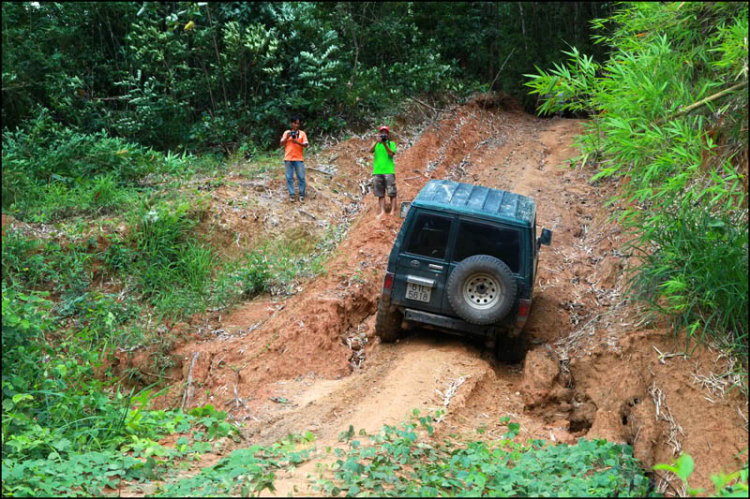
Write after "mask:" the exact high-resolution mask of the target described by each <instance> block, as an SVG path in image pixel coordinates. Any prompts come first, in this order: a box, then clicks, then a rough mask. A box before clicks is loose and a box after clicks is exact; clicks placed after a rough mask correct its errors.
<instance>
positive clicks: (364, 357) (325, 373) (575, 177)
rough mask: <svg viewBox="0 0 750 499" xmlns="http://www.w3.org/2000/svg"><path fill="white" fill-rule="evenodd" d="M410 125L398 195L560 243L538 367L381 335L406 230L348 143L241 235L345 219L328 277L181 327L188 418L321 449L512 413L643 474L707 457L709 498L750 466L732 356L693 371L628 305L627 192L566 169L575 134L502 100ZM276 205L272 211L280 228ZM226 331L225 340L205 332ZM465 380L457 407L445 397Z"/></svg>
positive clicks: (530, 360) (281, 485)
mask: <svg viewBox="0 0 750 499" xmlns="http://www.w3.org/2000/svg"><path fill="white" fill-rule="evenodd" d="M407 121H408V120H407ZM407 121H404V122H402V123H400V125H401V126H400V127H398V126H397V127H396V129H397V130H398V131H399V132H400V133H399V135H400V140H399V153H398V155H397V160H396V168H397V180H398V189H399V198H400V200H410V199H412V198H413V197H414V196H415V195H416V193H417V192H418V191H419V189H420V188H421V187H422V186H423V185H424V184H425V183H426V182H427V181H428V180H429V179H431V178H450V179H453V180H457V181H463V182H471V183H476V184H481V185H486V186H489V187H497V188H501V189H507V190H511V191H514V192H517V193H520V194H524V195H526V196H529V197H531V198H533V199H535V200H536V202H537V204H538V223H539V225H540V227H546V228H549V229H551V230H552V231H553V240H552V246H550V247H543V248H542V252H541V256H540V262H539V269H540V273H539V279H538V281H537V289H536V291H535V299H534V304H533V308H532V312H531V317H530V319H529V323H528V325H527V329H526V332H525V334H526V335H527V336H528V339H529V345H530V350H529V352H528V354H527V357H526V361H525V362H524V363H523V364H518V365H504V364H499V363H497V362H496V361H495V360H494V359H493V357H492V354H491V352H490V351H486V350H485V349H484V348H483V347H482V346H479V345H474V344H472V343H470V342H468V341H466V340H462V339H460V338H456V337H450V336H442V335H439V334H437V333H431V332H427V331H421V330H417V331H415V332H414V333H411V334H410V335H409V336H407V338H405V339H404V340H402V341H400V342H398V343H396V344H393V345H384V344H380V342H379V341H378V340H377V339H376V337H375V336H374V312H375V310H376V306H377V297H378V293H379V291H380V286H381V284H382V279H383V271H384V268H385V263H386V261H387V257H388V252H389V251H390V247H391V244H392V242H393V240H394V238H395V235H396V233H397V232H398V230H399V228H400V224H401V219H399V218H393V217H386V218H385V219H383V220H378V219H376V217H375V209H376V200H375V198H373V197H372V196H371V195H367V196H365V197H364V199H362V204H359V203H358V201H359V200H360V199H361V192H360V190H359V189H360V188H359V186H360V184H361V183H362V182H363V181H366V180H367V179H368V177H369V175H368V174H369V161H370V157H369V155H368V154H367V148H368V147H369V144H370V142H369V138H368V139H360V138H352V139H350V140H348V141H346V142H342V143H339V144H336V145H334V146H332V147H331V148H328V149H326V150H324V151H323V152H321V153H319V154H318V156H317V157H315V158H311V159H308V161H307V165H308V168H314V167H315V166H316V165H322V164H323V163H325V164H329V163H330V164H334V165H335V166H336V169H335V173H334V174H333V175H329V174H322V173H318V172H314V171H313V172H310V171H309V172H308V182H309V183H310V185H311V186H313V189H314V193H315V194H316V196H315V197H314V198H313V199H311V200H310V201H309V202H308V203H307V204H306V205H305V207H304V209H303V211H304V212H306V213H302V212H298V211H294V210H295V209H296V208H297V207H294V208H292V207H289V206H288V205H287V206H276V207H274V206H270V207H269V203H270V204H272V201H269V200H268V199H266V200H264V199H260V198H262V196H258V197H259V199H260V201H259V202H258V204H257V206H258V213H260V212H261V208H262V209H264V210H266V211H263V212H262V213H264V215H263V216H258V214H257V213H256V214H255V216H254V217H251V219H250V220H251V221H252V220H255V221H254V222H252V223H251V222H241V223H242V224H245V225H243V228H244V229H243V230H245V231H247V233H248V236H247V239H248V240H251V239H252V231H258V230H269V231H271V232H273V231H274V230H278V231H281V227H285V226H286V227H290V226H295V227H296V225H295V224H298V225H299V226H300V227H303V228H304V227H306V226H309V227H310V229H309V230H311V231H312V230H314V229H315V227H316V224H317V226H323V225H325V224H324V223H322V221H324V220H325V221H327V220H331V219H332V218H336V217H349V218H350V219H351V220H352V225H351V227H350V228H349V231H348V233H347V235H346V238H345V239H344V241H343V242H342V243H341V245H340V246H339V248H338V249H337V251H336V253H335V256H334V258H333V259H332V261H331V262H330V263H329V264H328V267H327V272H326V273H324V274H323V275H322V276H320V277H319V278H317V279H316V280H314V281H312V282H309V283H306V284H304V285H303V289H302V290H301V292H299V293H298V294H297V295H295V296H293V297H290V298H288V299H287V300H283V301H282V300H271V299H270V298H268V297H265V298H262V299H257V300H254V301H253V302H249V303H247V304H245V305H243V306H240V307H237V308H236V309H235V310H234V311H233V312H232V313H231V314H229V315H225V316H219V315H218V314H214V316H212V317H210V318H209V319H208V320H204V319H200V320H199V319H197V318H196V319H195V320H194V321H192V323H191V324H181V325H178V326H177V330H179V331H181V332H183V333H187V334H188V338H190V339H189V340H187V341H185V342H184V343H183V344H181V345H179V346H178V348H177V349H176V350H175V351H174V352H172V353H173V356H174V357H173V358H174V359H176V360H177V362H178V367H177V368H175V370H174V372H172V373H170V376H172V377H173V378H175V379H176V382H175V383H174V385H173V386H172V389H171V391H170V392H169V394H168V395H167V396H166V397H164V398H163V399H162V401H161V403H162V404H163V405H164V406H169V407H175V406H180V404H181V401H182V398H183V395H184V393H183V392H184V386H185V383H184V382H185V380H187V378H188V372H189V371H191V368H190V366H191V364H192V365H193V367H192V379H193V383H192V384H193V387H192V389H191V393H190V398H189V404H188V405H189V406H196V405H201V404H206V403H211V404H213V405H214V406H217V407H220V408H222V409H229V410H231V414H232V416H233V417H234V418H236V419H237V420H240V421H242V422H243V423H244V424H245V429H244V435H245V437H246V438H247V440H246V441H247V442H258V443H270V442H272V441H275V440H278V439H280V438H283V437H284V436H285V435H287V434H288V433H301V432H304V431H306V430H309V431H312V432H313V433H314V434H315V435H316V445H317V447H318V448H319V449H320V448H324V447H325V446H326V445H329V444H334V443H336V441H337V437H338V435H339V434H340V433H341V432H342V431H345V430H346V429H347V428H348V427H349V425H353V426H354V429H355V430H358V429H360V428H364V429H366V430H367V431H368V432H376V431H377V430H378V429H379V428H380V427H381V426H382V425H383V424H395V423H398V422H401V421H403V420H404V419H405V418H407V417H408V415H409V414H410V413H411V411H412V409H414V408H418V409H420V410H422V412H423V413H425V412H430V411H433V410H435V409H441V408H445V407H446V402H448V404H447V417H446V418H445V420H444V421H443V422H442V423H440V426H439V430H440V431H446V432H453V433H466V434H467V435H471V436H472V438H475V437H476V436H477V434H476V432H475V429H476V428H477V427H479V426H483V427H485V428H486V429H487V431H486V433H485V437H487V436H488V437H493V436H496V435H499V434H500V433H502V432H503V431H504V430H503V429H502V428H501V427H500V426H499V424H498V423H499V418H500V417H502V416H506V415H508V416H511V418H512V420H513V421H516V422H519V423H520V424H521V434H520V435H519V437H518V438H521V439H526V438H530V437H533V438H542V439H546V440H555V441H563V442H569V443H573V442H575V439H576V438H577V437H580V436H586V437H587V438H593V437H602V438H607V439H608V440H611V441H621V442H628V443H631V444H633V446H634V448H635V453H636V456H637V457H639V458H641V459H642V460H643V461H644V463H645V465H646V466H647V467H650V466H651V465H653V464H654V463H655V462H668V461H669V459H670V458H671V457H672V456H673V455H675V454H674V453H675V452H677V451H679V450H684V451H687V452H689V453H690V454H691V455H692V456H693V457H694V458H695V461H696V472H695V475H694V479H693V481H691V486H693V487H696V486H698V487H706V488H707V489H708V490H713V489H712V488H711V486H710V481H709V480H708V475H709V473H713V472H716V471H718V470H720V469H724V470H726V471H729V470H733V469H736V468H738V467H739V466H740V465H741V464H740V463H741V462H742V461H736V460H734V458H733V456H735V454H737V453H738V452H740V451H741V450H742V449H747V443H748V441H747V423H746V421H747V420H746V417H747V407H746V405H745V402H744V401H743V399H742V397H741V396H740V395H739V394H738V393H737V392H738V390H734V391H732V392H731V393H720V392H719V391H718V390H717V388H720V387H722V386H726V385H727V377H721V375H722V374H724V373H725V372H726V370H727V367H728V366H727V363H728V360H727V359H726V358H723V357H721V356H720V354H719V352H718V351H711V350H709V349H705V348H704V349H699V350H697V351H696V352H695V353H694V354H693V355H692V356H691V357H690V359H686V358H684V357H683V356H680V355H670V354H671V353H679V352H682V351H683V347H684V343H683V342H680V341H678V342H676V343H675V342H674V341H673V340H671V339H668V338H667V336H666V333H667V332H668V331H667V328H666V327H665V325H664V324H658V323H657V324H652V323H644V322H643V321H642V320H641V316H640V315H639V314H638V311H637V310H636V309H634V306H633V304H631V303H629V302H627V301H626V300H625V299H624V296H623V294H622V285H623V282H622V272H623V268H624V266H625V263H626V261H625V257H624V256H623V255H622V254H620V253H619V252H618V248H620V246H621V244H622V243H623V242H624V241H623V240H622V235H621V233H620V230H619V229H618V227H617V226H616V225H613V224H611V223H608V222H607V221H606V217H607V215H608V214H609V211H608V208H605V207H604V201H605V200H606V199H608V198H609V197H610V196H611V195H612V194H613V193H614V192H615V189H616V185H614V184H613V183H611V182H610V183H604V184H600V185H596V186H592V185H590V184H589V183H588V182H587V180H588V178H590V176H591V175H592V172H591V171H587V170H584V171H582V170H580V169H571V168H570V166H569V164H568V163H567V162H566V160H567V159H568V158H570V157H572V156H575V155H576V154H577V152H576V150H574V149H573V148H572V145H571V144H572V142H573V138H574V136H575V135H576V134H577V133H579V131H580V122H579V121H577V120H567V119H559V118H555V119H551V120H543V119H539V118H536V117H533V116H530V115H527V114H525V113H523V112H522V111H521V110H520V109H518V108H516V107H514V105H513V104H512V103H510V102H508V101H502V100H501V101H497V102H490V101H482V100H478V101H475V102H473V103H471V104H468V105H465V106H463V107H457V108H455V109H453V110H450V111H448V112H445V113H443V114H442V115H441V116H440V117H439V118H438V119H436V120H434V121H433V122H432V123H429V122H428V123H427V124H423V125H422V126H421V127H415V128H413V129H410V128H409V127H410V126H414V124H413V123H408V122H407ZM331 158H333V159H331ZM241 181H242V179H241V176H237V177H235V178H232V177H230V178H228V179H227V182H228V183H227V185H226V186H225V187H223V188H222V190H220V191H217V196H219V197H221V196H223V199H226V198H231V197H232V196H235V195H240V194H243V195H247V194H246V192H247V191H246V189H243V188H241V187H239V186H240V185H241ZM263 189H266V190H268V191H269V192H270V191H273V192H276V191H279V192H281V193H282V194H283V189H284V186H283V180H282V178H281V176H277V177H276V178H274V179H273V180H272V181H270V182H269V183H268V184H267V185H263V186H262V187H261V188H260V189H257V190H258V192H262V191H263ZM334 189H335V191H334ZM347 193H348V194H347ZM250 195H251V196H252V195H253V194H252V193H251V194H250ZM283 198H284V197H283V196H281V197H280V199H283ZM268 210H275V211H274V213H275V214H276V215H275V216H276V218H277V220H276V222H277V223H276V224H273V223H272V222H273V221H274V219H273V217H271V218H270V219H269V215H268V213H269V211H268ZM243 220H245V219H243ZM269 220H270V221H271V223H269ZM223 222H225V223H228V224H229V223H231V220H228V221H227V220H224V221H223ZM238 223H240V222H238ZM326 223H327V222H326ZM253 224H254V225H253ZM305 224H307V225H305ZM300 230H302V229H300ZM302 233H304V230H302ZM238 246H239V244H238ZM219 329H222V330H224V332H225V333H224V336H223V338H222V339H217V338H216V337H215V335H211V334H206V331H209V330H213V331H216V330H219ZM199 331H200V332H201V333H202V334H198V332H199ZM196 352H198V355H197V357H196V355H195V354H196ZM659 352H661V355H660V353H659ZM193 361H194V362H193ZM126 362H127V364H128V365H134V364H137V360H134V359H129V360H127V361H126V360H125V359H123V365H125V363H126ZM706 380H713V382H712V386H713V387H714V388H712V387H711V386H707V383H708V382H707V381H706ZM459 382H460V385H459V386H458V388H457V390H456V392H455V395H453V396H452V397H450V398H449V399H448V398H447V397H445V396H444V395H445V393H446V390H447V388H448V387H449V385H450V384H451V383H453V384H454V386H455V385H456V384H457V383H459ZM438 392H440V393H438ZM441 394H442V395H441ZM270 397H281V398H282V399H277V400H285V401H286V402H288V403H277V402H273V401H271V400H270ZM657 411H658V412H657ZM740 459H746V456H741V457H740ZM205 464H209V463H204V465H205ZM313 471H314V462H313V463H312V464H309V465H307V466H303V467H302V468H300V469H298V470H297V471H296V472H295V473H294V475H293V476H280V477H278V478H277V484H276V485H277V487H278V492H277V493H276V495H278V496H286V495H287V493H289V492H294V493H299V494H304V495H307V494H310V493H311V491H310V490H309V489H307V488H306V487H307V483H308V482H307V481H306V480H305V479H304V477H305V474H306V473H312V472H313ZM295 487H296V488H295Z"/></svg>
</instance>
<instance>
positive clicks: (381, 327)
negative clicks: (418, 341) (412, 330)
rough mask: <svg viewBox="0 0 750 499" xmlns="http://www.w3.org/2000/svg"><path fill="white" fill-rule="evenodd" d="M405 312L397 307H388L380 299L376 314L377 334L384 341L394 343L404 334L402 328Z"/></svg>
mask: <svg viewBox="0 0 750 499" xmlns="http://www.w3.org/2000/svg"><path fill="white" fill-rule="evenodd" d="M403 318H404V316H403V314H402V313H401V312H400V311H399V310H398V309H397V308H396V307H386V306H385V305H383V300H379V301H378V314H377V315H376V316H375V335H376V336H377V337H378V338H380V341H382V342H383V343H393V342H394V341H396V340H397V339H399V338H401V337H402V336H403V335H404V332H403V331H402V329H401V322H402V320H403Z"/></svg>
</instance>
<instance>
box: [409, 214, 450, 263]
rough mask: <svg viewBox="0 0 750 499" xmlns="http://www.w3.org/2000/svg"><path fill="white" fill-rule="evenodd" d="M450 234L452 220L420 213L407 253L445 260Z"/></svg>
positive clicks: (412, 231)
mask: <svg viewBox="0 0 750 499" xmlns="http://www.w3.org/2000/svg"><path fill="white" fill-rule="evenodd" d="M450 234H451V219H450V218H447V217H441V216H438V215H432V214H430V213H420V214H419V216H418V217H417V220H416V221H415V222H414V227H413V228H412V230H411V240H410V241H409V245H408V246H407V248H406V251H408V252H409V253H413V254H415V255H423V256H429V257H432V258H439V259H443V258H445V249H446V247H447V246H448V237H449V236H450Z"/></svg>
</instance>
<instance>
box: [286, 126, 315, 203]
mask: <svg viewBox="0 0 750 499" xmlns="http://www.w3.org/2000/svg"><path fill="white" fill-rule="evenodd" d="M299 122H300V120H299V117H298V116H293V117H292V119H291V122H290V124H291V127H292V129H291V130H287V131H285V132H284V134H283V135H282V136H281V145H282V146H284V166H285V167H286V188H287V190H289V201H291V202H292V203H293V202H294V201H296V198H295V197H294V173H295V172H297V183H298V184H299V200H300V202H303V203H304V202H305V187H306V186H307V184H305V158H304V148H305V147H307V146H309V145H310V143H309V142H307V134H306V133H305V132H303V131H302V130H300V129H299Z"/></svg>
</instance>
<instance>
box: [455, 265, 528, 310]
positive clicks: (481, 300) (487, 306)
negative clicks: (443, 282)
mask: <svg viewBox="0 0 750 499" xmlns="http://www.w3.org/2000/svg"><path fill="white" fill-rule="evenodd" d="M447 288H448V301H449V302H450V304H451V307H453V310H454V311H455V312H456V314H457V315H458V316H459V317H461V318H462V319H463V320H465V321H466V322H470V323H472V324H479V325H485V324H492V323H494V322H497V321H499V320H500V319H502V318H503V317H505V316H506V315H508V312H509V311H510V309H511V307H512V306H513V301H514V300H515V299H516V293H517V286H516V278H515V277H514V276H513V272H511V270H510V268H508V266H507V265H506V264H505V263H504V262H502V261H501V260H498V259H497V258H495V257H492V256H489V255H476V256H472V257H469V258H467V259H466V260H464V261H462V262H461V263H459V264H458V266H457V267H456V269H455V270H454V271H453V273H451V276H450V278H448V286H447Z"/></svg>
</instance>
